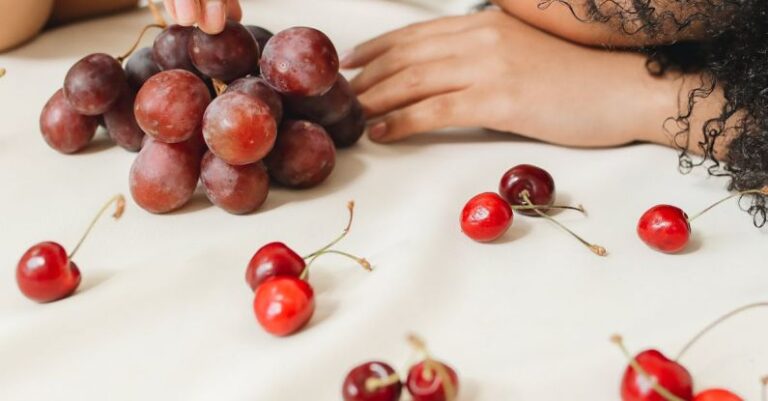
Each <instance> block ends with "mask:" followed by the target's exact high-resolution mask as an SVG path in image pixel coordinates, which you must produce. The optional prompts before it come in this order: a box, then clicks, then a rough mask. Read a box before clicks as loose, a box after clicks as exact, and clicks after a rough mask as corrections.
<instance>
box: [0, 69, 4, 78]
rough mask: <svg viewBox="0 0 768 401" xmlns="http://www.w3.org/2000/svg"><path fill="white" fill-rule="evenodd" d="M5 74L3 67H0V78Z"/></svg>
mask: <svg viewBox="0 0 768 401" xmlns="http://www.w3.org/2000/svg"><path fill="white" fill-rule="evenodd" d="M4 76H5V68H3V67H0V78H2V77H4Z"/></svg>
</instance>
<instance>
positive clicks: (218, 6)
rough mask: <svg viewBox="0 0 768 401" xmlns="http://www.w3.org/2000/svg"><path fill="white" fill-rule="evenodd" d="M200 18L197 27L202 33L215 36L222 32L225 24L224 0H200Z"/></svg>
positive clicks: (225, 4)
mask: <svg viewBox="0 0 768 401" xmlns="http://www.w3.org/2000/svg"><path fill="white" fill-rule="evenodd" d="M201 6H202V8H201V11H202V12H201V16H200V22H199V23H198V26H199V28H200V30H202V31H203V32H205V33H207V34H210V35H215V34H217V33H220V32H221V31H223V30H224V24H225V23H226V22H227V2H226V1H225V0H202V4H201Z"/></svg>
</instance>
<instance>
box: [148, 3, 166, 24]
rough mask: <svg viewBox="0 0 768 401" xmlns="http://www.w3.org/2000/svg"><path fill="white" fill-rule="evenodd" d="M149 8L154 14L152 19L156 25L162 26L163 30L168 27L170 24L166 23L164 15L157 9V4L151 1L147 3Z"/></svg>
mask: <svg viewBox="0 0 768 401" xmlns="http://www.w3.org/2000/svg"><path fill="white" fill-rule="evenodd" d="M147 7H149V11H151V12H152V17H154V18H155V23H156V24H157V25H160V26H162V27H163V28H165V27H167V26H168V23H166V22H165V18H163V13H162V12H161V11H160V9H159V8H158V7H157V4H155V2H154V0H150V1H149V2H148V3H147Z"/></svg>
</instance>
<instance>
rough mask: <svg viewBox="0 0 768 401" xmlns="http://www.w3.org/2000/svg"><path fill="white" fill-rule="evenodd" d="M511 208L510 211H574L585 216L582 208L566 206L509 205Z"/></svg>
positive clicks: (585, 211) (585, 213)
mask: <svg viewBox="0 0 768 401" xmlns="http://www.w3.org/2000/svg"><path fill="white" fill-rule="evenodd" d="M510 206H511V207H512V210H533V209H539V210H554V209H557V210H575V211H577V212H579V213H581V214H583V215H585V216H586V215H587V210H586V209H584V206H582V205H579V206H566V205H552V206H545V205H510Z"/></svg>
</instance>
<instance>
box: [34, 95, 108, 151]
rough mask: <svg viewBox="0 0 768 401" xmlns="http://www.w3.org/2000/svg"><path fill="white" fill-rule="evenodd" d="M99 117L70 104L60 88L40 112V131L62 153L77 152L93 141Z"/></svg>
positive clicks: (51, 145) (49, 143)
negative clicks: (74, 107) (81, 111)
mask: <svg viewBox="0 0 768 401" xmlns="http://www.w3.org/2000/svg"><path fill="white" fill-rule="evenodd" d="M98 126H99V119H98V118H97V117H93V116H84V115H82V114H80V113H78V112H77V111H75V109H73V108H72V106H70V104H69V102H68V101H67V99H66V98H65V97H64V90H62V89H59V90H57V91H56V93H54V94H53V96H51V99H50V100H48V103H46V104H45V107H43V112H42V113H40V132H42V134H43V139H45V142H46V143H48V145H49V146H50V147H52V148H53V149H55V150H57V151H59V152H61V153H66V154H69V153H75V152H77V151H78V150H81V149H82V148H84V147H85V146H86V145H88V143H90V142H91V139H93V136H94V135H95V134H96V128H98Z"/></svg>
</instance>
